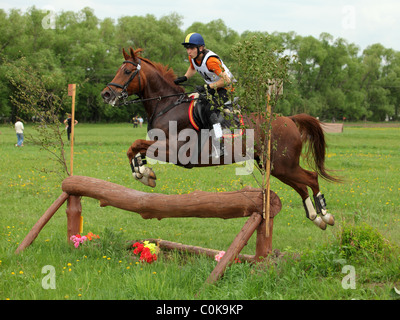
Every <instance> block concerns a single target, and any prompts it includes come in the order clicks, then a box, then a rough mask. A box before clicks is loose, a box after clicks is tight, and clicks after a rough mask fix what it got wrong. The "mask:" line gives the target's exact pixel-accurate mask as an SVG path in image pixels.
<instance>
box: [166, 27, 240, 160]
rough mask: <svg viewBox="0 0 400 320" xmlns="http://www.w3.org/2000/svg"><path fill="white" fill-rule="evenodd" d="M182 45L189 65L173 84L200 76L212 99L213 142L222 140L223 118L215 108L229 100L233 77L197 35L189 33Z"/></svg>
mask: <svg viewBox="0 0 400 320" xmlns="http://www.w3.org/2000/svg"><path fill="white" fill-rule="evenodd" d="M182 45H183V46H184V47H185V49H186V52H187V54H188V55H189V61H190V65H189V68H188V69H187V71H186V73H185V75H184V76H182V77H179V78H177V79H175V81H174V82H175V84H180V83H183V82H185V81H187V80H188V79H190V78H191V77H193V76H194V75H195V74H196V73H199V74H200V75H201V76H202V78H203V79H204V81H205V83H206V85H205V88H203V89H202V91H203V92H204V91H205V90H207V92H208V94H210V95H211V96H212V97H213V104H214V108H213V112H212V113H211V115H210V122H211V124H212V126H213V129H214V140H215V141H218V140H220V139H221V138H222V127H221V122H222V121H223V120H224V116H223V114H222V112H217V108H216V107H219V106H221V105H223V104H224V103H225V102H227V101H228V100H229V97H228V90H233V89H232V83H233V82H234V77H233V75H232V73H231V72H230V71H229V69H228V67H227V66H226V65H225V64H224V62H223V61H222V59H221V58H220V57H219V56H218V55H217V54H215V53H214V52H212V51H211V50H209V49H206V46H205V42H204V39H203V37H202V36H201V35H200V34H199V33H195V32H194V33H189V34H188V35H187V36H186V37H185V40H184V42H182ZM200 91H201V90H199V92H200ZM200 93H201V92H200ZM219 142H220V141H219ZM222 145H223V144H222V143H220V146H221V149H220V152H221V153H220V154H217V157H219V156H222V155H223V148H222Z"/></svg>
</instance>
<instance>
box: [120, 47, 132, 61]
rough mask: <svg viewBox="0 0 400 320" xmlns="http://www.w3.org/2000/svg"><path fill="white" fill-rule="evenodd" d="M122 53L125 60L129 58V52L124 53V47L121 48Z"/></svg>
mask: <svg viewBox="0 0 400 320" xmlns="http://www.w3.org/2000/svg"><path fill="white" fill-rule="evenodd" d="M122 53H123V54H124V58H125V60H128V59H129V58H130V57H129V54H127V53H126V51H125V48H122Z"/></svg>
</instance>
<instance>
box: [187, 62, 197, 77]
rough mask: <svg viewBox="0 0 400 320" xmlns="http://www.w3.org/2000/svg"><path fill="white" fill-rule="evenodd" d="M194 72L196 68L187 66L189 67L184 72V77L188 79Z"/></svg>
mask: <svg viewBox="0 0 400 320" xmlns="http://www.w3.org/2000/svg"><path fill="white" fill-rule="evenodd" d="M195 74H196V69H194V68H193V67H192V66H191V65H190V66H189V68H188V69H187V71H186V73H185V77H186V78H188V79H190V78H191V77H193V76H194V75H195Z"/></svg>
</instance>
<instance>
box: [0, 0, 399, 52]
mask: <svg viewBox="0 0 400 320" xmlns="http://www.w3.org/2000/svg"><path fill="white" fill-rule="evenodd" d="M33 5H35V6H36V8H38V9H48V10H53V11H55V12H60V11H69V10H71V11H79V10H81V9H83V8H84V7H90V8H92V9H94V13H95V15H96V17H98V18H100V19H104V18H113V19H115V21H117V20H118V18H119V17H121V16H126V15H129V16H131V15H138V16H144V15H146V14H153V15H155V16H156V17H157V18H160V17H162V16H164V15H168V14H170V13H173V12H176V13H178V14H179V15H181V16H183V22H184V25H183V27H182V29H183V30H185V29H186V28H188V27H189V26H190V25H191V24H192V23H193V22H203V23H207V22H210V21H212V20H215V19H222V20H223V21H224V22H225V24H226V26H227V27H229V28H231V29H233V30H235V31H237V32H238V33H242V32H243V31H246V30H250V31H267V32H269V33H272V32H274V31H278V32H288V31H294V32H296V33H297V34H299V35H301V36H308V35H312V36H314V37H316V38H319V35H320V34H321V33H322V32H327V33H330V34H331V35H332V36H334V38H338V37H342V38H344V39H346V40H347V41H348V42H351V43H355V44H356V45H358V46H359V47H360V48H361V49H365V48H366V47H367V46H368V45H371V44H374V43H381V44H382V45H383V46H385V47H386V48H393V49H395V50H397V51H400V1H398V0H380V1H376V0H334V1H332V0H324V1H322V0H318V1H317V0H303V1H294V0H279V1H276V0H275V1H270V0H251V1H246V0H240V1H237V0H202V1H187V0H185V1H184V0H176V1H175V0H169V1H166V0H141V1H136V0H130V1H129V0H124V1H122V0H107V1H106V0H69V1H65V0H64V1H63V0H51V1H48V0H36V1H24V0H12V1H10V0H7V1H3V0H0V8H1V9H4V10H6V11H8V10H9V9H11V8H17V9H22V10H23V11H25V10H26V9H27V8H28V7H31V6H33ZM190 31H191V32H195V31H196V30H190Z"/></svg>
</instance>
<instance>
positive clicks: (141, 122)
mask: <svg viewBox="0 0 400 320" xmlns="http://www.w3.org/2000/svg"><path fill="white" fill-rule="evenodd" d="M139 124H140V127H142V126H143V118H142V117H139Z"/></svg>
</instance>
